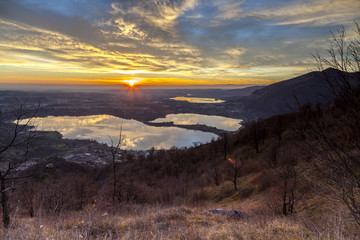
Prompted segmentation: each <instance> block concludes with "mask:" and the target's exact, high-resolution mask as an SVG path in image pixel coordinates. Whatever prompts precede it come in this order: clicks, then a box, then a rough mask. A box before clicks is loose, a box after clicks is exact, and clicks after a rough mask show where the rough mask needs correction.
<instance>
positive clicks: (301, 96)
mask: <svg viewBox="0 0 360 240" xmlns="http://www.w3.org/2000/svg"><path fill="white" fill-rule="evenodd" d="M344 74H345V73H343V72H341V71H339V70H336V69H332V68H328V69H326V70H324V71H323V72H319V71H315V72H310V73H307V74H304V75H301V76H298V77H295V78H292V79H289V80H285V81H281V82H278V83H274V84H271V85H269V86H266V87H263V88H261V89H259V90H256V91H254V92H253V93H252V94H251V95H250V96H249V97H248V98H247V99H242V101H244V105H245V109H246V114H245V115H249V116H252V119H253V118H257V117H268V116H273V115H276V114H281V113H287V112H293V111H297V110H298V109H299V107H300V106H302V105H304V104H307V103H311V104H317V103H320V104H322V105H325V106H326V105H329V104H330V103H332V102H333V101H334V98H333V95H332V90H331V88H330V86H329V82H330V83H331V84H334V87H335V88H340V87H341V86H340V85H338V79H339V78H341V76H342V75H344ZM356 75H357V73H349V76H348V77H349V78H350V79H355V77H356ZM250 118H251V117H250Z"/></svg>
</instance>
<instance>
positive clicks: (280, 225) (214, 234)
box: [1, 206, 359, 240]
mask: <svg viewBox="0 0 360 240" xmlns="http://www.w3.org/2000/svg"><path fill="white" fill-rule="evenodd" d="M325 220H326V222H327V224H321V225H318V224H314V222H313V220H310V219H308V218H305V217H304V216H298V217H294V216H293V217H286V218H285V217H280V216H269V215H249V214H247V215H246V216H245V217H243V218H232V217H229V216H223V215H214V214H211V213H209V212H208V209H204V208H187V207H160V206H157V207H151V206H125V207H123V208H121V209H119V210H118V211H116V212H115V213H108V212H105V211H100V210H96V209H94V208H89V209H87V210H83V211H81V212H71V213H67V214H66V215H65V214H64V215H63V216H62V215H60V216H56V217H55V216H52V217H41V216H37V217H36V218H32V219H30V218H20V217H18V218H14V220H13V222H12V224H11V227H10V228H9V229H6V230H5V229H1V237H2V239H16V240H18V239H357V238H358V237H359V235H356V234H355V232H356V230H354V229H349V227H348V226H346V224H345V221H344V219H343V218H342V216H340V215H335V216H334V215H333V216H328V218H327V219H324V220H323V221H325ZM350 232H351V234H350Z"/></svg>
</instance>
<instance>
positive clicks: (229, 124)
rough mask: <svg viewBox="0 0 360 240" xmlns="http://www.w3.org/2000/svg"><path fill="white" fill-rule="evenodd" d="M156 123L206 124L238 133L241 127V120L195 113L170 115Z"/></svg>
mask: <svg viewBox="0 0 360 240" xmlns="http://www.w3.org/2000/svg"><path fill="white" fill-rule="evenodd" d="M152 122H155V123H161V122H173V123H174V124H179V125H196V124H204V125H206V126H210V127H216V128H217V129H221V130H225V131H236V130H238V129H239V128H240V127H241V124H240V122H242V120H241V119H235V118H228V117H221V116H208V115H201V114H194V113H178V114H168V115H166V117H165V118H157V119H155V120H154V121H152Z"/></svg>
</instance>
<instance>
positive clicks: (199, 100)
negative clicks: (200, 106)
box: [170, 97, 225, 103]
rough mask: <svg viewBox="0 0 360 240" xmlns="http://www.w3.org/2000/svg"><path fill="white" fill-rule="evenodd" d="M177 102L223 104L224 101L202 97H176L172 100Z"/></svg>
mask: <svg viewBox="0 0 360 240" xmlns="http://www.w3.org/2000/svg"><path fill="white" fill-rule="evenodd" d="M170 99H172V100H175V101H187V102H189V103H223V102H225V101H224V100H221V99H215V98H200V97H174V98H170Z"/></svg>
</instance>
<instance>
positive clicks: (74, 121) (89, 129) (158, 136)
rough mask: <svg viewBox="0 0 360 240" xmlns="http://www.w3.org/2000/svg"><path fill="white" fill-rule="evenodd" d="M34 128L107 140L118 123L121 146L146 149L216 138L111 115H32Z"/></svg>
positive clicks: (115, 135)
mask: <svg viewBox="0 0 360 240" xmlns="http://www.w3.org/2000/svg"><path fill="white" fill-rule="evenodd" d="M32 125H33V126H35V130H47V131H58V132H60V133H61V134H62V135H63V137H64V138H68V139H93V140H96V141H98V142H100V143H107V144H110V143H111V140H110V138H112V139H113V140H114V141H117V139H118V137H119V132H120V127H121V126H122V135H123V136H125V139H124V143H123V144H122V148H123V149H134V150H147V149H149V148H151V147H156V148H164V149H169V148H171V147H172V146H176V147H179V148H180V147H189V146H192V145H193V142H202V143H204V142H209V141H211V139H212V138H217V135H215V134H213V133H207V132H201V131H195V130H187V129H182V128H177V127H153V126H148V125H145V124H143V123H142V122H139V121H136V120H128V119H122V118H118V117H114V116H110V115H91V116H80V117H72V116H58V117H54V116H49V117H45V118H34V119H33V121H32Z"/></svg>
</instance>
